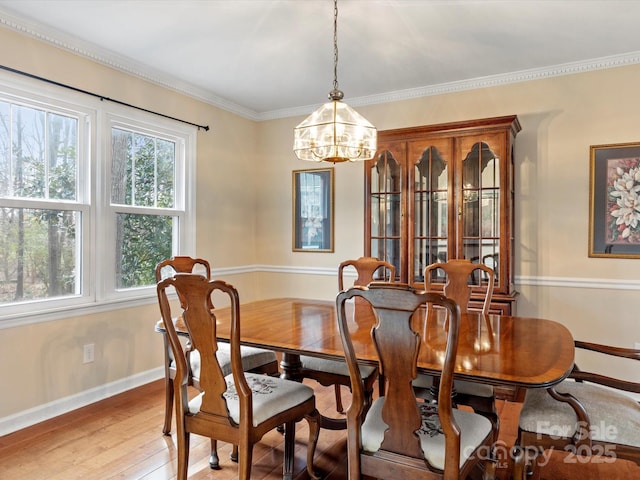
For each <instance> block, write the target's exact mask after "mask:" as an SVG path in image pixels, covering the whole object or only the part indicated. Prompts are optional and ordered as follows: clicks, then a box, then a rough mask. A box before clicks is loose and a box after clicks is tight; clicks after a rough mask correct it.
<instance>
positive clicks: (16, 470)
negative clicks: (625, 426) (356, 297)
mask: <svg viewBox="0 0 640 480" xmlns="http://www.w3.org/2000/svg"><path fill="white" fill-rule="evenodd" d="M308 384H309V385H311V386H313V387H314V389H315V390H316V392H317V405H318V409H319V410H320V411H322V412H324V413H327V414H330V413H331V412H335V399H334V396H333V388H324V387H319V386H318V385H317V384H315V383H314V382H312V381H309V382H308ZM343 399H344V401H345V405H348V402H349V397H348V394H347V393H346V390H345V389H343ZM519 410H520V406H519V404H518V403H512V402H502V401H500V402H499V414H500V418H501V429H500V442H503V443H501V444H504V445H513V442H514V440H515V435H516V428H517V420H518V414H519ZM163 419H164V384H163V382H162V381H157V382H153V383H150V384H148V385H145V386H142V387H139V388H136V389H134V390H131V391H129V392H125V393H123V394H120V395H117V396H114V397H111V398H109V399H106V400H103V401H101V402H98V403H95V404H92V405H89V406H87V407H84V408H81V409H78V410H75V411H73V412H70V413H67V414H65V415H61V416H59V417H56V418H54V419H51V420H48V421H46V422H42V423H40V424H38V425H34V426H32V427H29V428H26V429H24V430H20V431H18V432H15V433H12V434H9V435H6V436H4V437H0V479H7V480H44V479H46V480H76V479H77V480H80V479H82V480H87V479H89V480H107V479H128V480H133V479H136V480H138V479H144V480H169V479H173V478H175V475H176V465H177V460H176V439H175V435H172V436H164V435H163V434H162V424H163ZM298 425H299V426H298V429H297V432H296V439H297V442H296V444H297V445H296V463H295V466H296V472H297V475H298V476H297V478H299V479H304V478H307V476H306V471H305V453H306V435H307V428H306V426H305V422H302V423H299V424H298ZM282 440H283V438H282V435H281V434H279V433H278V432H276V431H273V432H270V433H269V434H267V435H266V436H265V437H264V439H263V441H262V442H260V444H258V445H256V446H255V447H254V454H253V468H252V474H251V478H252V479H256V480H261V479H269V480H271V479H273V480H275V479H281V478H282V455H283V441H282ZM209 447H210V443H209V440H208V439H206V438H203V437H199V436H197V435H192V437H191V452H190V458H189V460H190V463H189V475H190V477H189V478H190V479H194V480H196V479H216V480H226V479H233V478H236V476H237V466H236V464H235V463H233V462H231V460H230V459H229V453H230V452H231V447H230V445H228V444H224V443H220V444H219V446H218V454H219V456H220V463H221V467H222V468H221V470H211V469H210V468H209V463H208V456H209ZM345 450H346V440H345V433H344V432H343V431H338V432H336V431H328V430H322V431H321V432H320V438H319V440H318V450H317V452H316V457H315V458H316V460H315V463H316V467H317V468H318V469H319V470H320V471H321V472H322V473H323V476H324V478H326V479H327V480H343V479H345V478H346V452H345ZM504 466H505V464H504V463H503V462H501V464H500V465H499V467H503V468H499V475H500V476H499V478H500V479H501V480H503V479H506V478H508V472H507V469H506V468H504Z"/></svg>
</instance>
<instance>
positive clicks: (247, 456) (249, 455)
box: [238, 442, 253, 480]
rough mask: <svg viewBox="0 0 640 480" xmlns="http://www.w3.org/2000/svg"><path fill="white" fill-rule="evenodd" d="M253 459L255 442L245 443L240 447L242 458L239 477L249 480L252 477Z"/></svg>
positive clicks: (239, 465) (241, 479) (239, 464)
mask: <svg viewBox="0 0 640 480" xmlns="http://www.w3.org/2000/svg"><path fill="white" fill-rule="evenodd" d="M252 459H253V444H252V443H248V442H247V443H246V445H245V444H244V443H243V445H242V448H240V458H239V461H238V479H239V480H249V479H250V478H251V462H252Z"/></svg>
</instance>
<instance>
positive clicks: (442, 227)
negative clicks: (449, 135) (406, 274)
mask: <svg viewBox="0 0 640 480" xmlns="http://www.w3.org/2000/svg"><path fill="white" fill-rule="evenodd" d="M452 144H453V142H452V140H451V139H432V140H430V141H416V142H411V143H409V147H408V148H409V153H408V157H409V160H410V165H411V166H410V168H409V183H410V185H412V186H413V189H412V190H411V192H410V194H409V209H410V213H409V216H410V219H411V220H410V224H409V238H410V245H409V262H410V263H412V265H410V279H409V281H410V283H414V284H415V283H418V284H422V283H423V282H424V268H425V267H426V266H427V265H429V264H431V263H436V262H446V261H447V259H448V258H449V256H450V252H449V250H450V248H451V242H450V240H449V239H450V238H453V237H452V236H451V235H452V232H453V230H452V227H453V226H452V225H451V222H450V221H449V210H450V207H449V198H450V197H451V179H452V178H453V177H452V175H451V173H450V171H451V169H450V162H451V152H452Z"/></svg>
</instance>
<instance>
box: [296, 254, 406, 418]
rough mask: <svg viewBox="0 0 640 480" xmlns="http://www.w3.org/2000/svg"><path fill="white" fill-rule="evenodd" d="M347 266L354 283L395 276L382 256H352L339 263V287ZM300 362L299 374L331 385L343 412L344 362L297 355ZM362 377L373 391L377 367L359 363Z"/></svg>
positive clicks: (346, 378) (348, 382) (346, 373)
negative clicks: (354, 277) (341, 390)
mask: <svg viewBox="0 0 640 480" xmlns="http://www.w3.org/2000/svg"><path fill="white" fill-rule="evenodd" d="M347 267H353V268H355V270H356V273H357V278H356V279H355V281H354V282H353V285H368V284H369V283H370V282H372V281H373V280H388V281H389V282H393V281H394V280H395V275H396V269H395V267H394V266H393V265H392V264H391V263H389V262H386V261H384V260H379V259H377V258H375V257H360V258H358V259H355V260H345V261H344V262H342V263H340V265H339V266H338V291H340V292H341V291H342V290H343V289H344V270H345V268H347ZM300 362H301V363H302V369H301V375H302V377H305V378H311V379H313V380H315V381H316V382H318V383H319V384H320V385H323V386H325V387H329V386H331V385H333V387H334V390H335V397H336V410H337V411H338V413H344V407H343V405H342V394H341V392H340V389H341V387H342V385H344V386H346V387H351V380H350V379H349V371H348V370H347V365H346V364H345V363H344V362H342V361H338V360H326V359H323V358H318V357H311V356H305V355H301V356H300ZM360 368H361V374H362V378H363V379H364V382H365V386H366V391H367V392H368V393H370V394H371V395H373V385H374V383H375V381H376V379H377V378H378V371H377V370H376V369H375V368H373V367H371V366H367V365H362V366H361V367H360ZM379 382H380V383H379V390H380V394H381V395H382V393H384V380H383V379H382V378H381V379H380V381H379Z"/></svg>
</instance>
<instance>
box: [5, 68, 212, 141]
mask: <svg viewBox="0 0 640 480" xmlns="http://www.w3.org/2000/svg"><path fill="white" fill-rule="evenodd" d="M0 69H2V70H6V71H8V72H12V73H17V74H18V75H24V76H25V77H29V78H33V79H35V80H40V81H42V82H46V83H50V84H51V85H56V86H58V87H62V88H67V89H69V90H73V91H74V92H79V93H84V94H85V95H90V96H92V97H95V98H99V99H100V101H105V100H106V101H108V102H113V103H117V104H118V105H123V106H125V107H130V108H135V109H136V110H140V111H143V112H147V113H152V114H153V115H158V116H160V117H164V118H168V119H170V120H175V121H177V122H181V123H186V124H187V125H192V126H194V127H198V130H200V129H202V130H204V131H205V132H208V131H209V125H198V124H197V123H192V122H188V121H186V120H181V119H179V118H176V117H170V116H169V115H165V114H164V113H158V112H154V111H153V110H147V109H146V108H142V107H137V106H135V105H131V104H130V103H125V102H121V101H120V100H114V99H113V98H109V97H105V96H104V95H99V94H97V93H93V92H89V91H87V90H82V89H81V88H76V87H74V86H71V85H67V84H65V83H60V82H56V81H55V80H49V79H48V78H44V77H39V76H37V75H34V74H32V73H28V72H23V71H21V70H16V69H15V68H11V67H7V66H5V65H0Z"/></svg>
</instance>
